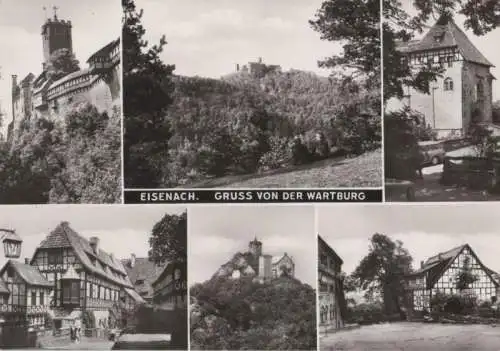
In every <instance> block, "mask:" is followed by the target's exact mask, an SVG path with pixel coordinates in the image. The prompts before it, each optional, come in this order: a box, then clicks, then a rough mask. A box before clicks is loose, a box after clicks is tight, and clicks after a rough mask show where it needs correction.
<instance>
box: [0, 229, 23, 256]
mask: <svg viewBox="0 0 500 351" xmlns="http://www.w3.org/2000/svg"><path fill="white" fill-rule="evenodd" d="M0 240H2V244H3V251H4V254H5V257H6V258H14V259H16V258H19V257H20V256H21V244H22V242H23V239H21V237H20V236H19V235H17V234H16V232H15V231H14V230H11V229H1V228H0Z"/></svg>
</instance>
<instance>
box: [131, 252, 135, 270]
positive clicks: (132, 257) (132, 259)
mask: <svg viewBox="0 0 500 351" xmlns="http://www.w3.org/2000/svg"><path fill="white" fill-rule="evenodd" d="M134 266H135V254H131V255H130V268H132V267H134Z"/></svg>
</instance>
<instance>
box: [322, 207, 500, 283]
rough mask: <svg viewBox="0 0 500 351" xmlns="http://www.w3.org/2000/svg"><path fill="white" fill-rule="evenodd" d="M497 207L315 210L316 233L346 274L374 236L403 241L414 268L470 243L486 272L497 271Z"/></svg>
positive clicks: (499, 269) (499, 210)
mask: <svg viewBox="0 0 500 351" xmlns="http://www.w3.org/2000/svg"><path fill="white" fill-rule="evenodd" d="M499 213H500V203H493V202H492V203H485V204H479V203H475V204H472V203H469V204H453V206H450V205H449V204H443V205H442V204H430V203H429V204H421V205H411V204H408V205H406V204H405V205H386V204H384V205H380V204H379V205H343V206H331V205H330V206H318V214H317V216H318V230H319V234H320V235H321V236H322V237H323V239H325V241H326V242H327V243H328V244H329V245H330V246H331V247H332V248H333V249H334V250H335V252H336V253H337V254H338V255H339V256H340V257H341V258H342V260H343V261H344V264H343V271H344V272H346V273H347V274H350V273H352V272H353V271H354V269H355V268H356V266H357V264H358V263H359V261H360V260H361V259H362V258H363V257H364V256H365V255H366V254H367V253H368V247H369V239H370V237H371V236H372V235H373V234H375V233H380V234H385V235H387V236H389V237H390V238H391V239H392V240H401V241H402V242H403V244H404V247H405V248H407V249H408V250H409V252H410V254H411V256H412V257H413V260H414V261H413V268H414V269H417V268H419V267H420V262H421V261H425V260H426V259H428V258H429V257H431V256H434V255H436V254H438V253H440V252H444V251H447V250H450V249H452V248H455V247H457V246H460V245H463V244H469V245H470V246H471V248H472V250H474V252H475V253H476V254H477V255H478V257H479V259H480V260H481V261H482V262H483V264H485V265H486V266H487V267H489V268H490V269H492V270H494V271H496V272H500V255H499V254H498V252H499V251H498V248H499V247H500V216H499Z"/></svg>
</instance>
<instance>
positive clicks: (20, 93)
mask: <svg viewBox="0 0 500 351" xmlns="http://www.w3.org/2000/svg"><path fill="white" fill-rule="evenodd" d="M71 31H72V24H71V21H65V20H60V19H58V18H57V14H56V13H55V12H54V17H53V18H48V19H47V20H46V21H45V23H44V24H43V25H42V30H41V35H42V42H43V57H44V62H42V72H41V73H40V74H39V75H37V76H35V75H34V74H33V73H31V72H30V73H28V74H27V75H26V76H25V77H24V78H23V79H22V80H20V81H19V82H18V80H17V75H12V121H11V123H10V124H9V130H8V139H12V138H13V137H15V136H16V135H17V134H18V133H19V130H20V127H21V125H22V124H23V123H26V122H30V121H32V120H36V119H37V118H42V117H43V118H47V119H51V120H56V119H60V118H62V117H63V116H64V115H65V114H66V113H68V112H69V111H71V109H72V108H73V107H74V106H75V105H76V104H79V103H83V102H87V103H90V104H92V105H94V106H96V107H97V109H98V110H99V112H101V113H102V112H108V113H110V112H111V111H112V109H113V106H118V105H119V103H120V61H121V54H120V39H116V40H113V41H111V42H110V43H109V44H107V45H106V46H104V47H102V48H100V49H99V50H97V51H96V52H95V53H94V54H93V55H91V56H90V57H89V58H88V60H87V64H88V67H86V68H84V69H81V70H78V71H76V72H73V73H69V74H67V75H66V76H64V77H62V78H58V79H53V78H51V77H50V75H49V74H48V70H47V68H48V63H49V60H50V58H51V55H52V54H53V53H54V52H55V51H57V50H61V49H66V50H68V51H69V52H70V53H73V40H72V33H71Z"/></svg>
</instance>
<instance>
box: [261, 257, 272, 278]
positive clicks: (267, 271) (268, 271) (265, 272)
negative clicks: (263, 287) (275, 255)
mask: <svg viewBox="0 0 500 351" xmlns="http://www.w3.org/2000/svg"><path fill="white" fill-rule="evenodd" d="M271 260H272V256H270V255H263V256H260V257H259V277H263V278H270V277H272V263H271Z"/></svg>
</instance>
